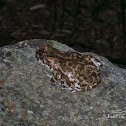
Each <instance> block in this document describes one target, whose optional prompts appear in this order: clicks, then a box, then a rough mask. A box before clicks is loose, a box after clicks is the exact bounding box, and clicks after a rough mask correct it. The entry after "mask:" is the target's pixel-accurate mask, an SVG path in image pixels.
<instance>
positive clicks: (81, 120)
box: [0, 39, 126, 126]
mask: <svg viewBox="0 0 126 126" xmlns="http://www.w3.org/2000/svg"><path fill="white" fill-rule="evenodd" d="M47 43H52V44H53V46H54V47H56V48H58V49H61V50H65V51H66V50H72V49H71V48H70V47H68V46H66V45H63V44H60V43H58V42H55V41H47V40H38V39H35V40H26V41H22V42H19V43H17V44H15V45H10V46H4V47H1V48H0V126H119V125H120V126H124V125H125V121H126V97H125V96H126V69H121V68H119V67H117V66H115V65H113V64H112V63H110V62H109V61H108V60H107V59H106V58H104V57H101V56H98V55H96V54H93V53H86V54H92V55H94V56H96V57H97V58H98V59H99V60H100V61H101V62H102V64H103V66H102V68H101V83H100V84H99V85H98V86H97V87H96V88H94V89H92V90H91V91H85V92H75V93H71V92H70V91H69V90H67V89H62V88H61V87H60V85H57V84H52V83H51V81H50V79H49V78H48V76H47V75H46V74H47V73H48V72H49V71H48V70H47V69H46V68H45V67H44V66H42V65H41V64H39V63H38V62H37V60H36V58H35V52H36V49H38V48H41V47H44V45H45V44H47Z"/></svg>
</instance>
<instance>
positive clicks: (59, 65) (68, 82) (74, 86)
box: [36, 44, 102, 92]
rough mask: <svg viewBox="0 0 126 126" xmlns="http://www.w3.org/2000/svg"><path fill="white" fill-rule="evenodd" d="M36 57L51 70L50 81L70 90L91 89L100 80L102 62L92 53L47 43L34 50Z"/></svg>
mask: <svg viewBox="0 0 126 126" xmlns="http://www.w3.org/2000/svg"><path fill="white" fill-rule="evenodd" d="M36 58H37V60H38V61H39V62H40V63H41V64H42V65H44V66H46V67H47V69H48V70H50V71H51V73H52V76H50V79H51V82H54V83H58V84H60V85H61V86H62V87H63V88H67V89H70V90H71V92H76V91H87V90H91V89H93V88H95V87H97V85H98V84H99V83H100V81H101V78H100V67H101V66H102V63H101V62H100V61H99V60H98V59H97V58H96V57H94V56H92V55H84V54H82V53H80V52H77V51H61V50H59V49H57V48H54V47H53V46H52V45H49V44H48V45H45V46H44V48H40V49H38V50H37V51H36Z"/></svg>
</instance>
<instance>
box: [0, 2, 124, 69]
mask: <svg viewBox="0 0 126 126" xmlns="http://www.w3.org/2000/svg"><path fill="white" fill-rule="evenodd" d="M26 39H53V40H57V41H59V42H62V43H65V44H67V45H69V46H71V47H72V48H74V49H75V50H77V51H91V52H95V53H97V54H99V55H102V56H105V57H107V58H108V59H109V60H110V61H112V62H113V63H116V64H118V65H119V66H121V67H124V66H125V65H126V1H125V0H70V1H69V0H0V46H4V45H9V44H15V43H17V42H19V41H21V40H26Z"/></svg>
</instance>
